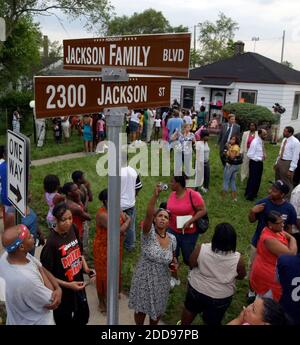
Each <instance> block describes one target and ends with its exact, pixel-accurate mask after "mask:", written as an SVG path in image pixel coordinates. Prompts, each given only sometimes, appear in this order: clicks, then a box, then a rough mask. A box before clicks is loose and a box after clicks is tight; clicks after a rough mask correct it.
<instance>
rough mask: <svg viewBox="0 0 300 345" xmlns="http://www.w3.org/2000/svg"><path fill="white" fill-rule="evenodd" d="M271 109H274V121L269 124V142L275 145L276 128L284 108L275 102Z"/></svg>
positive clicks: (276, 137) (276, 140)
mask: <svg viewBox="0 0 300 345" xmlns="http://www.w3.org/2000/svg"><path fill="white" fill-rule="evenodd" d="M272 108H273V111H274V114H273V115H274V116H273V118H274V123H273V124H272V126H271V133H272V138H271V144H273V145H276V144H277V142H278V130H279V127H280V116H281V115H282V114H283V113H285V108H284V107H282V106H281V105H280V104H279V103H275V105H273V107H272Z"/></svg>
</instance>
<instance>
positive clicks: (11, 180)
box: [7, 130, 30, 217]
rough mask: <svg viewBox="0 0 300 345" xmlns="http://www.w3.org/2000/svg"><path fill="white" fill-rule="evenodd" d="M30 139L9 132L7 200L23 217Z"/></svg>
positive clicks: (24, 213)
mask: <svg viewBox="0 0 300 345" xmlns="http://www.w3.org/2000/svg"><path fill="white" fill-rule="evenodd" d="M29 145H30V141H29V139H28V138H27V137H26V136H24V135H22V134H20V133H15V132H12V131H10V130H8V131H7V198H8V200H9V201H10V202H11V203H12V205H13V206H14V207H15V208H16V210H17V211H18V212H19V213H20V214H21V215H22V216H23V217H25V216H26V208H27V191H28V172H29Z"/></svg>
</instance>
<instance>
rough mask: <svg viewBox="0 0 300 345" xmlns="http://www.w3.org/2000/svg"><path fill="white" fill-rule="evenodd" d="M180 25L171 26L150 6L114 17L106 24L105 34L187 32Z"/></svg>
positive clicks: (186, 29)
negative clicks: (128, 14)
mask: <svg viewBox="0 0 300 345" xmlns="http://www.w3.org/2000/svg"><path fill="white" fill-rule="evenodd" d="M187 31H188V28H187V27H184V26H182V25H180V26H177V27H172V26H171V25H170V24H169V22H168V20H167V19H166V18H165V17H164V15H163V14H162V12H158V11H155V10H154V9H152V8H149V9H147V10H145V11H144V12H142V13H136V12H135V13H134V14H133V15H132V16H130V17H129V16H122V17H115V18H113V19H112V20H110V21H109V22H108V24H107V32H106V35H107V36H117V35H141V34H157V33H165V32H187Z"/></svg>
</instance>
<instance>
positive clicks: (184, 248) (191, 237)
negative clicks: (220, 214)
mask: <svg viewBox="0 0 300 345" xmlns="http://www.w3.org/2000/svg"><path fill="white" fill-rule="evenodd" d="M168 232H169V233H170V234H172V235H174V236H175V237H176V241H177V246H176V250H175V256H176V258H178V257H179V255H180V249H181V254H182V257H183V262H184V263H185V264H186V265H187V266H189V259H190V255H191V254H192V252H193V250H194V248H195V245H196V242H197V239H198V236H199V234H198V233H197V232H195V233H193V234H184V235H183V234H179V233H177V232H175V231H173V230H172V229H170V228H169V229H168Z"/></svg>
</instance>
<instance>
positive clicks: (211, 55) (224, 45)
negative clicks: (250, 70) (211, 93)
mask: <svg viewBox="0 0 300 345" xmlns="http://www.w3.org/2000/svg"><path fill="white" fill-rule="evenodd" d="M198 26H199V28H200V35H199V39H198V41H199V43H200V50H199V51H198V52H197V54H195V55H196V56H198V58H197V60H198V61H197V62H198V65H200V66H202V65H207V64H210V63H213V62H216V61H219V60H223V59H226V58H229V57H231V56H233V55H234V41H233V39H234V33H235V31H236V30H238V28H239V26H238V24H237V23H236V22H235V21H233V20H232V19H231V18H229V17H226V16H225V14H224V13H222V12H220V13H219V18H218V20H217V21H216V22H215V23H212V22H210V21H207V20H206V21H205V22H203V23H199V25H198Z"/></svg>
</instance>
